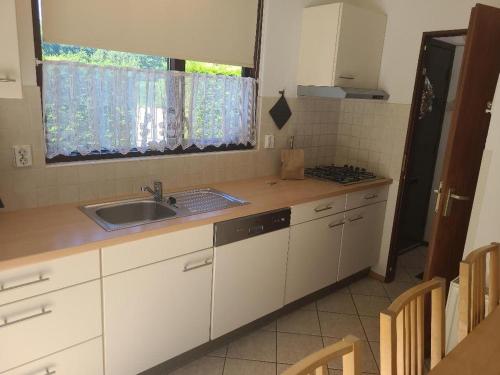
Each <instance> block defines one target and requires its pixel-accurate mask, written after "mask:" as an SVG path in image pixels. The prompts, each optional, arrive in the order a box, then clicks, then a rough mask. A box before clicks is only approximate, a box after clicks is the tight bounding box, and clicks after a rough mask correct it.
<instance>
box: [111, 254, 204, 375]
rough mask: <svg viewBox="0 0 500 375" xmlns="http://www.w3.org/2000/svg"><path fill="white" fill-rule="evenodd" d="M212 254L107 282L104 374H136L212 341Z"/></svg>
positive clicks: (171, 261) (121, 275)
mask: <svg viewBox="0 0 500 375" xmlns="http://www.w3.org/2000/svg"><path fill="white" fill-rule="evenodd" d="M212 259H213V249H212V248H210V249H207V250H202V251H198V252H194V253H191V254H188V255H184V256H180V257H176V258H173V259H169V260H166V261H161V262H158V263H154V264H151V265H147V266H143V267H139V268H136V269H133V270H130V271H125V272H122V273H118V274H115V275H112V276H108V277H104V278H103V306H104V332H105V335H104V357H105V372H106V375H127V374H131V375H132V374H137V373H139V372H142V371H144V370H146V369H148V368H151V367H153V366H155V365H157V364H159V363H162V362H164V361H166V360H168V359H170V358H172V357H174V356H176V355H178V354H181V353H183V352H185V351H187V350H189V349H192V348H194V347H196V346H198V345H201V344H203V343H205V342H207V341H208V340H209V331H210V303H211V291H212Z"/></svg>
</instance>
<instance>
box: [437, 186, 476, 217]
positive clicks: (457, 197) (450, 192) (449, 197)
mask: <svg viewBox="0 0 500 375" xmlns="http://www.w3.org/2000/svg"><path fill="white" fill-rule="evenodd" d="M452 199H454V200H457V201H462V202H466V201H470V197H467V196H465V195H458V194H455V192H454V190H453V189H452V188H450V189H448V194H447V195H446V202H445V204H444V211H443V216H444V217H448V216H450V214H451V206H452Z"/></svg>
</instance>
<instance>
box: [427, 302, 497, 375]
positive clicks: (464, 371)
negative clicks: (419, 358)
mask: <svg viewBox="0 0 500 375" xmlns="http://www.w3.org/2000/svg"><path fill="white" fill-rule="evenodd" d="M428 375H500V308H496V309H495V310H494V311H493V312H492V313H491V314H490V315H489V316H488V317H487V318H486V319H485V320H483V321H482V322H481V323H480V324H479V325H478V326H477V327H476V328H475V329H474V330H473V331H472V332H471V333H470V334H469V335H468V336H467V337H466V338H465V339H464V340H463V341H462V342H460V344H458V345H457V346H456V347H455V349H453V350H452V351H451V352H450V353H449V354H448V355H447V356H446V357H445V358H444V359H443V360H442V361H441V362H439V363H438V365H437V366H436V367H434V369H432V371H430V372H429V374H428Z"/></svg>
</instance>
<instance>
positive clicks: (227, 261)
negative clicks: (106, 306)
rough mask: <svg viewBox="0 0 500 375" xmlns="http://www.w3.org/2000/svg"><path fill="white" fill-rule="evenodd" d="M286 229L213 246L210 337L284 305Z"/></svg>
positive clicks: (214, 336) (287, 236)
mask: <svg viewBox="0 0 500 375" xmlns="http://www.w3.org/2000/svg"><path fill="white" fill-rule="evenodd" d="M289 232H290V230H289V229H288V228H286V229H281V230H277V231H274V232H270V233H266V234H263V235H260V236H256V237H252V238H249V239H246V240H244V241H238V242H233V243H230V244H227V245H223V246H219V247H216V248H215V262H214V289H213V313H212V336H211V337H212V339H214V338H217V337H219V336H222V335H224V334H226V333H228V332H231V331H232V330H234V329H236V328H239V327H241V326H243V325H245V324H247V323H250V322H252V321H254V320H256V319H258V318H260V317H262V316H264V315H266V314H269V313H271V312H273V311H275V310H278V309H279V308H281V307H283V295H284V291H285V271H286V253H287V250H288V238H289Z"/></svg>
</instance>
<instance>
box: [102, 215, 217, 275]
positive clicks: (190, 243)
mask: <svg viewBox="0 0 500 375" xmlns="http://www.w3.org/2000/svg"><path fill="white" fill-rule="evenodd" d="M213 233H214V229H213V225H212V224H210V225H203V226H200V227H195V228H190V229H185V230H179V231H176V232H172V233H166V234H162V235H159V236H153V237H149V238H144V239H142V240H137V241H130V242H126V243H123V244H119V245H115V246H109V247H105V248H103V249H102V273H103V276H107V275H111V274H114V273H117V272H121V271H125V270H128V269H132V268H136V267H140V266H145V265H146V264H151V263H155V262H160V261H162V260H166V259H170V258H174V257H177V256H180V255H184V254H189V253H192V252H193V251H198V250H203V249H208V248H210V247H212V246H213V236H214V235H213Z"/></svg>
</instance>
